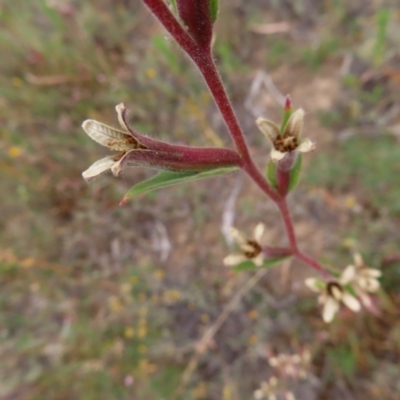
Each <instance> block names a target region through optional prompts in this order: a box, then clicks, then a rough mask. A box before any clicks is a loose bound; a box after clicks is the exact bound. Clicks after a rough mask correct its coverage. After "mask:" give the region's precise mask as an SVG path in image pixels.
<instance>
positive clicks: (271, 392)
mask: <svg viewBox="0 0 400 400" xmlns="http://www.w3.org/2000/svg"><path fill="white" fill-rule="evenodd" d="M277 386H278V379H277V378H276V377H275V376H272V377H271V378H269V380H268V382H265V381H264V382H261V386H260V388H259V389H257V390H255V391H254V394H253V396H254V398H255V399H256V400H260V399H268V400H276V390H277Z"/></svg>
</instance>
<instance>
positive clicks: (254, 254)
mask: <svg viewBox="0 0 400 400" xmlns="http://www.w3.org/2000/svg"><path fill="white" fill-rule="evenodd" d="M264 230H265V226H264V224H261V223H260V224H258V225H257V226H256V227H255V229H254V233H253V238H247V237H246V236H244V235H243V234H242V233H241V232H240V231H239V230H238V229H236V228H233V227H232V228H231V229H230V233H231V236H232V238H233V240H234V241H235V242H236V243H237V244H238V245H239V248H240V252H238V253H233V254H229V255H228V256H226V257H225V258H224V264H225V265H226V266H228V267H232V266H235V265H237V264H240V263H241V262H243V261H246V260H251V261H253V262H254V264H255V265H257V266H258V267H260V266H261V265H262V264H263V259H264V256H263V252H262V247H261V244H260V240H261V237H262V235H263V234H264Z"/></svg>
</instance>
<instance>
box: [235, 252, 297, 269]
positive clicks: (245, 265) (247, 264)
mask: <svg viewBox="0 0 400 400" xmlns="http://www.w3.org/2000/svg"><path fill="white" fill-rule="evenodd" d="M289 257H290V256H285V257H276V258H269V259H267V260H264V262H263V265H261V267H257V265H255V264H254V263H253V261H251V260H246V261H243V262H241V263H240V264H238V265H236V267H234V268H233V269H232V271H233V272H240V271H255V270H256V269H266V268H272V267H273V266H275V265H276V264H279V263H281V262H282V261H284V260H286V259H287V258H289Z"/></svg>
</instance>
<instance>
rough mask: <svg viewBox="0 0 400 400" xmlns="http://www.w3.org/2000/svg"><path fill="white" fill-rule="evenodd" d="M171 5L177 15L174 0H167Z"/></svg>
mask: <svg viewBox="0 0 400 400" xmlns="http://www.w3.org/2000/svg"><path fill="white" fill-rule="evenodd" d="M169 2H170V3H171V6H172V10H173V11H174V14H175V15H178V7H177V6H176V0H169Z"/></svg>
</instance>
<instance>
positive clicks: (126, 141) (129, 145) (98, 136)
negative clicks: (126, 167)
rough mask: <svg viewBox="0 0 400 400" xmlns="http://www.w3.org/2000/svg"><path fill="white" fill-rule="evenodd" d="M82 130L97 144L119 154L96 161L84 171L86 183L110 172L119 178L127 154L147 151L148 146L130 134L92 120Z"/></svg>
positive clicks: (87, 121)
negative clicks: (138, 150) (135, 151)
mask: <svg viewBox="0 0 400 400" xmlns="http://www.w3.org/2000/svg"><path fill="white" fill-rule="evenodd" d="M82 128H83V129H84V131H85V132H86V133H87V134H88V135H89V136H90V137H91V138H92V139H93V140H94V141H95V142H97V143H100V144H101V145H102V146H105V147H108V148H109V149H110V150H112V151H116V152H118V154H116V155H113V156H108V157H105V158H102V159H100V160H98V161H96V162H95V163H94V164H92V165H91V166H90V167H89V168H88V169H87V170H86V171H84V172H83V173H82V176H83V178H84V179H85V180H86V181H89V180H91V179H92V178H94V177H96V176H98V175H100V174H102V173H103V172H106V171H108V170H111V171H112V172H113V174H114V175H115V176H117V175H118V172H119V170H120V164H121V163H122V161H123V159H124V158H125V157H126V156H127V154H129V153H130V152H131V151H133V150H135V149H146V146H144V145H143V144H142V143H140V142H139V141H138V140H137V139H136V138H135V137H133V136H132V135H131V133H130V132H128V131H120V130H118V129H115V128H112V127H110V126H108V125H105V124H102V123H101V122H97V121H95V120H92V119H88V120H86V121H84V122H83V124H82Z"/></svg>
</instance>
